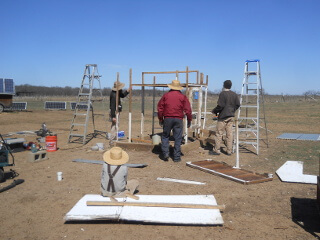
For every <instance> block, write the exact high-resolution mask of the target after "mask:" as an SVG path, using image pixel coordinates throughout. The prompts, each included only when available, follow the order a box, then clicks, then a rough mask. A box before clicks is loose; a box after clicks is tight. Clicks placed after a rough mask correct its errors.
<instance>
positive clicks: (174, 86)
mask: <svg viewBox="0 0 320 240" xmlns="http://www.w3.org/2000/svg"><path fill="white" fill-rule="evenodd" d="M168 87H169V88H171V89H173V90H181V89H183V87H182V86H181V84H180V81H179V80H172V83H171V84H168Z"/></svg>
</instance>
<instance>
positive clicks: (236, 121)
mask: <svg viewBox="0 0 320 240" xmlns="http://www.w3.org/2000/svg"><path fill="white" fill-rule="evenodd" d="M238 111H239V110H238ZM236 116H237V115H236ZM235 124H236V165H235V166H234V168H240V156H239V121H238V117H236V119H235Z"/></svg>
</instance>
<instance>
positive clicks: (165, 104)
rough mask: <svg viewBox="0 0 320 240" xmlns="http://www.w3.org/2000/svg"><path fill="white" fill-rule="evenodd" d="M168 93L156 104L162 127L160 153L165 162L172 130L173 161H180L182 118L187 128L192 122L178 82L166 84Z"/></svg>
mask: <svg viewBox="0 0 320 240" xmlns="http://www.w3.org/2000/svg"><path fill="white" fill-rule="evenodd" d="M168 87H169V88H170V91H169V92H167V93H166V94H164V95H163V96H162V98H161V99H160V101H159V102H158V118H159V124H160V125H161V126H163V133H162V138H161V141H162V145H161V148H162V153H163V157H164V160H165V161H168V159H169V137H170V132H171V130H172V132H173V137H174V150H173V161H174V162H180V161H181V142H182V132H183V118H184V115H187V120H188V128H189V127H190V125H191V121H192V110H191V105H190V102H189V100H188V98H187V97H186V96H185V95H184V94H182V93H181V91H180V90H182V89H183V87H182V86H181V85H180V81H179V80H173V81H172V83H171V84H168Z"/></svg>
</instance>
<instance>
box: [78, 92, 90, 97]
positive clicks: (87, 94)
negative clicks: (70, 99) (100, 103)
mask: <svg viewBox="0 0 320 240" xmlns="http://www.w3.org/2000/svg"><path fill="white" fill-rule="evenodd" d="M89 95H90V93H79V96H89Z"/></svg>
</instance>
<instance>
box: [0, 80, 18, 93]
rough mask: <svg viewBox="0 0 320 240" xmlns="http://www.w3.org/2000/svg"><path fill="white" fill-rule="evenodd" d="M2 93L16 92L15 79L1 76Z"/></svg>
mask: <svg viewBox="0 0 320 240" xmlns="http://www.w3.org/2000/svg"><path fill="white" fill-rule="evenodd" d="M0 93H6V94H15V88H14V83H13V79H6V78H0Z"/></svg>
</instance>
